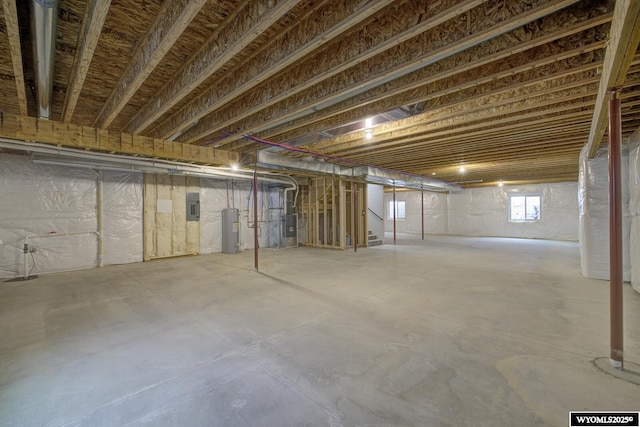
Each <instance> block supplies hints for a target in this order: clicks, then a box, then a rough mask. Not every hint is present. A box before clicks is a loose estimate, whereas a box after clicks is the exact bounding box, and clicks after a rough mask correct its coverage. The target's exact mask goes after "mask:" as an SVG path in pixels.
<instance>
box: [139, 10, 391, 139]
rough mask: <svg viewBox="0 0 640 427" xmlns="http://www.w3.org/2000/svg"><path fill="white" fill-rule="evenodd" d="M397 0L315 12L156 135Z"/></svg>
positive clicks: (226, 99)
mask: <svg viewBox="0 0 640 427" xmlns="http://www.w3.org/2000/svg"><path fill="white" fill-rule="evenodd" d="M393 1H394V0H376V1H373V2H366V3H364V2H362V1H361V0H348V1H345V0H331V1H329V2H327V3H324V4H321V5H320V6H319V7H318V8H317V9H311V10H310V11H309V13H308V14H307V16H306V18H305V19H304V20H301V21H298V22H296V24H295V25H294V27H293V28H291V29H290V30H289V31H287V32H286V33H284V34H282V35H281V36H280V37H278V38H277V39H275V40H273V41H272V42H271V43H270V44H269V45H268V46H266V47H265V48H264V49H263V50H262V51H261V52H259V53H258V55H256V56H254V57H252V58H250V60H248V61H246V62H245V64H244V66H243V67H241V68H240V69H239V70H238V73H234V74H229V75H227V76H225V77H224V78H223V79H221V80H220V81H219V82H218V83H217V84H215V85H213V86H211V87H210V88H209V89H208V90H207V91H205V92H204V93H202V94H201V95H199V96H198V97H197V98H196V99H195V100H193V101H192V102H190V103H189V104H188V105H186V106H185V107H183V108H182V109H180V110H179V111H177V112H176V113H174V114H173V115H171V117H169V118H168V119H166V120H165V121H163V122H162V123H160V125H159V126H157V127H156V128H155V129H153V131H152V132H151V135H152V136H155V137H159V138H168V137H169V136H171V135H173V134H174V133H175V132H177V131H179V130H180V129H181V128H182V129H184V128H185V127H188V126H189V125H191V124H192V123H195V122H196V121H198V120H200V119H201V118H202V117H204V116H205V115H207V114H209V113H210V112H212V111H213V110H215V109H218V108H220V107H221V106H223V105H225V104H226V103H227V102H229V101H231V100H233V99H234V98H237V97H239V96H240V95H242V94H244V93H245V92H247V91H248V90H250V89H251V88H253V87H254V86H255V85H256V84H258V83H260V82H263V81H265V80H267V79H268V78H269V77H271V76H273V75H275V74H276V73H278V72H280V71H282V70H284V69H285V68H287V67H289V66H291V65H293V64H294V63H295V62H296V61H298V60H300V59H301V58H303V57H304V56H305V55H308V54H309V53H311V52H312V51H314V50H315V49H317V48H319V47H321V46H322V45H323V44H326V43H327V42H328V41H330V40H333V39H334V38H335V37H337V36H338V35H340V34H341V33H343V32H344V31H346V30H347V29H349V28H352V27H354V26H356V25H358V24H359V23H360V22H362V21H364V20H366V19H368V18H370V17H371V16H372V15H374V14H375V13H376V12H378V11H379V10H380V9H382V8H384V7H386V6H388V5H389V4H391V3H393Z"/></svg>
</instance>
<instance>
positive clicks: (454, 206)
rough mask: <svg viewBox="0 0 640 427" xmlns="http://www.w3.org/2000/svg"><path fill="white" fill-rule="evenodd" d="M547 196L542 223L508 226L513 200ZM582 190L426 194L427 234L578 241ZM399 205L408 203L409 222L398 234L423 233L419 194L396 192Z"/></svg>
mask: <svg viewBox="0 0 640 427" xmlns="http://www.w3.org/2000/svg"><path fill="white" fill-rule="evenodd" d="M520 194H539V195H541V196H542V219H541V220H540V221H536V222H520V223H512V222H509V217H508V215H509V213H508V202H509V195H520ZM577 194H578V184H577V183H575V182H561V183H549V184H532V185H520V186H507V185H505V186H504V187H481V188H468V189H465V190H464V191H461V192H459V193H453V194H441V193H430V192H426V191H425V192H424V208H425V210H424V214H425V219H424V230H425V234H458V235H465V236H487V237H519V238H534V239H552V240H572V241H576V240H578V202H577ZM384 199H385V230H386V231H387V232H390V231H392V230H393V221H392V220H391V219H389V202H390V201H391V200H392V194H391V193H390V192H386V193H385V194H384ZM396 200H397V201H400V200H403V201H405V202H406V205H405V206H406V219H405V220H397V221H396V230H397V231H398V232H399V233H420V232H421V211H420V203H421V194H420V191H397V192H396Z"/></svg>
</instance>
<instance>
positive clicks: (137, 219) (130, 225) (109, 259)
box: [102, 170, 143, 265]
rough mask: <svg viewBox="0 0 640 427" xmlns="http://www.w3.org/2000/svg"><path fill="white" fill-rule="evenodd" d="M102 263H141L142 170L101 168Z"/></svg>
mask: <svg viewBox="0 0 640 427" xmlns="http://www.w3.org/2000/svg"><path fill="white" fill-rule="evenodd" d="M102 174H103V175H102V176H103V178H102V182H103V187H102V188H103V190H102V193H103V195H102V199H103V203H102V206H103V207H102V212H103V227H104V244H103V245H104V264H105V265H108V264H126V263H131V262H142V239H143V236H142V233H143V231H142V212H143V206H142V178H143V175H142V173H136V172H119V171H110V170H105V171H102Z"/></svg>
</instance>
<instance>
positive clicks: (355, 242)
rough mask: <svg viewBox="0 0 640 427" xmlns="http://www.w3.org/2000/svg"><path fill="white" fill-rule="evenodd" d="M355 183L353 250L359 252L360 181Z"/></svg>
mask: <svg viewBox="0 0 640 427" xmlns="http://www.w3.org/2000/svg"><path fill="white" fill-rule="evenodd" d="M352 184H353V252H358V222H360V221H359V220H360V215H359V214H358V183H357V182H354V183H352Z"/></svg>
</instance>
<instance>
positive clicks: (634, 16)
mask: <svg viewBox="0 0 640 427" xmlns="http://www.w3.org/2000/svg"><path fill="white" fill-rule="evenodd" d="M639 42H640V1H638V0H617V1H616V5H615V8H614V10H613V20H612V22H611V31H610V34H609V45H608V46H607V50H606V53H605V57H604V67H603V70H602V77H601V79H600V87H599V89H598V97H597V99H596V106H595V110H594V112H593V120H592V123H591V130H590V132H589V140H588V141H587V146H588V152H589V157H590V158H593V157H594V156H595V155H596V152H597V151H598V148H599V147H600V143H601V142H602V137H603V136H604V132H605V128H606V126H607V119H608V117H609V116H608V113H607V98H608V95H607V91H609V90H610V89H612V88H615V87H617V86H619V85H621V84H623V83H624V80H625V78H626V74H627V70H628V69H629V66H630V65H631V62H632V60H633V57H634V55H635V53H636V50H637V48H638V43H639Z"/></svg>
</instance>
